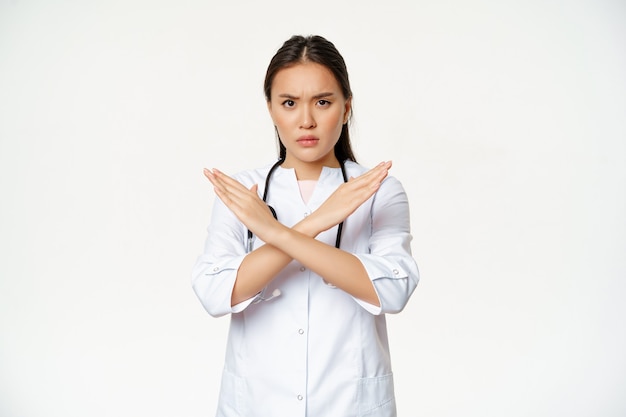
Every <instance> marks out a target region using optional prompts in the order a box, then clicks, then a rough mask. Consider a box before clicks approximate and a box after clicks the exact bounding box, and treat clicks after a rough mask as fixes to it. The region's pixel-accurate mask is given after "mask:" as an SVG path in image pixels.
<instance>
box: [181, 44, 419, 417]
mask: <svg viewBox="0 0 626 417" xmlns="http://www.w3.org/2000/svg"><path fill="white" fill-rule="evenodd" d="M265 97H266V100H267V107H268V110H269V113H270V116H271V117H272V120H273V122H274V125H275V129H276V133H277V136H278V139H279V143H280V158H279V160H278V162H277V163H276V164H272V165H268V166H266V167H263V168H260V169H256V170H250V171H246V172H243V173H240V174H238V175H236V176H235V177H234V178H231V177H229V176H227V175H225V174H224V173H222V172H220V171H219V170H217V169H213V170H206V169H205V171H204V173H205V175H206V177H207V178H208V179H209V181H210V182H211V183H212V184H213V187H214V190H215V193H216V194H217V196H218V197H219V198H218V199H216V202H215V206H214V208H213V212H212V220H211V224H210V226H209V228H208V237H207V240H206V245H205V249H204V254H203V255H202V256H200V257H199V259H198V261H197V263H196V265H195V267H194V271H193V288H194V291H195V292H196V294H197V296H198V298H199V299H200V301H201V302H202V304H203V306H204V308H205V309H206V310H207V311H208V312H209V313H210V314H211V315H213V316H216V317H217V316H222V315H225V314H231V325H230V332H229V336H228V347H227V353H226V363H225V366H224V370H223V373H222V385H221V392H220V398H219V406H218V412H217V416H218V417H230V416H245V417H251V416H261V417H269V416H271V417H277V416H288V417H295V416H314V417H318V416H341V417H348V416H361V415H367V416H381V417H382V416H385V417H390V416H395V415H396V410H395V399H394V392H393V379H392V371H391V363H390V356H389V347H388V342H387V331H386V323H385V314H386V313H396V312H399V311H401V310H402V309H403V308H404V306H405V304H406V302H407V301H408V299H409V297H410V295H411V294H412V292H413V290H414V289H415V287H416V285H417V281H418V271H417V266H416V264H415V261H414V260H413V258H412V257H411V250H410V240H411V235H410V230H409V207H408V202H407V198H406V194H405V192H404V190H403V188H402V186H401V184H400V183H399V182H398V181H397V180H396V179H394V178H393V177H389V176H388V175H387V174H388V171H389V169H390V168H391V162H382V163H380V164H379V165H378V166H376V167H375V168H373V169H371V170H369V171H368V170H366V169H365V168H363V167H362V166H360V165H358V164H357V163H356V161H355V158H354V155H353V152H352V149H351V146H350V138H349V132H348V121H349V118H350V115H351V109H352V107H351V104H352V92H351V90H350V84H349V80H348V73H347V69H346V66H345V63H344V60H343V58H342V57H341V55H340V54H339V52H338V51H337V50H336V49H335V47H334V45H333V44H332V43H330V42H329V41H327V40H326V39H324V38H322V37H319V36H311V37H306V38H304V37H301V36H294V37H292V38H291V39H289V40H288V41H287V42H285V43H284V45H283V46H282V47H281V48H280V49H279V50H278V52H277V53H276V55H275V56H274V57H273V59H272V61H271V62H270V65H269V67H268V70H267V74H266V78H265ZM260 195H264V197H265V198H264V199H265V200H266V202H264V201H263V199H261V197H260ZM274 214H275V215H274ZM275 217H276V218H275Z"/></svg>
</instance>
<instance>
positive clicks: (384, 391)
mask: <svg viewBox="0 0 626 417" xmlns="http://www.w3.org/2000/svg"><path fill="white" fill-rule="evenodd" d="M357 402H358V416H359V417H361V416H367V417H395V416H396V400H395V396H394V391H393V374H388V375H383V376H379V377H374V378H361V379H360V380H359V389H358V393H357Z"/></svg>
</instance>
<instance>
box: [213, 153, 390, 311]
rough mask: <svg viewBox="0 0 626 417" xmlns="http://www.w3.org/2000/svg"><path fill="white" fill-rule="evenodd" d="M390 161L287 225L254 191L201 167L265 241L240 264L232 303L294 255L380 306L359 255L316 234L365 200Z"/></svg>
mask: <svg viewBox="0 0 626 417" xmlns="http://www.w3.org/2000/svg"><path fill="white" fill-rule="evenodd" d="M390 168H391V162H382V163H380V164H379V165H377V166H376V167H375V168H373V169H371V170H370V171H368V172H366V173H365V174H363V175H361V176H359V177H357V178H350V180H349V181H348V182H346V183H344V184H342V185H341V186H339V188H337V190H336V191H335V192H334V193H333V194H332V195H331V196H330V197H329V198H328V199H327V200H326V201H325V202H324V203H323V204H322V205H321V206H320V207H319V208H318V209H317V210H316V211H314V212H313V213H312V214H311V215H309V216H307V217H305V218H304V219H303V220H302V221H300V222H299V223H297V224H296V225H294V226H293V228H288V227H286V226H284V225H283V224H281V223H279V222H278V221H277V220H276V219H274V217H273V216H272V214H271V212H270V211H269V209H268V207H267V205H266V204H265V203H264V202H263V200H261V199H260V198H259V196H258V194H257V185H254V186H252V187H251V188H250V189H247V188H246V187H244V186H243V185H242V184H241V183H239V182H238V181H236V180H234V179H232V178H230V177H229V176H227V175H225V174H224V173H222V172H220V171H219V170H217V169H213V170H212V171H211V170H208V169H205V170H204V174H205V176H206V177H207V178H208V179H209V181H211V184H213V187H214V190H215V193H216V194H217V196H218V197H219V198H220V199H221V200H222V202H223V203H224V204H225V205H226V206H227V207H228V208H229V209H230V210H231V211H232V212H233V213H234V214H235V216H237V218H238V219H239V220H240V221H241V222H242V223H243V224H244V225H246V227H247V228H248V229H250V230H251V231H252V232H253V233H254V234H256V235H257V236H258V237H259V238H260V239H262V240H263V241H264V242H265V243H266V244H265V245H263V246H261V247H259V248H257V249H256V250H254V251H252V252H250V253H249V254H248V255H247V256H246V257H245V258H244V260H243V262H242V263H241V265H240V267H239V269H238V271H237V278H236V280H235V286H234V288H233V292H232V296H231V305H236V304H238V303H240V302H242V301H245V300H247V299H249V298H251V297H253V296H254V295H255V294H257V293H258V292H259V291H261V290H262V289H263V288H264V287H265V286H267V284H268V283H269V282H270V281H271V280H272V279H274V277H275V276H276V275H277V274H278V273H279V272H280V271H281V270H282V269H283V268H284V267H285V266H286V265H287V264H288V263H289V262H291V260H292V259H297V260H298V261H299V262H301V263H302V264H303V265H304V266H305V267H307V268H309V269H310V270H312V271H313V272H315V273H317V274H318V275H320V276H321V277H323V278H324V280H325V281H327V282H329V283H331V284H333V285H335V286H337V287H338V288H340V289H342V290H343V291H345V292H347V293H349V294H350V295H352V296H354V297H356V298H359V299H361V300H363V301H366V302H368V303H370V304H373V305H376V306H380V302H379V300H378V296H377V295H376V291H375V290H374V285H373V284H372V282H371V280H370V279H369V277H368V275H367V273H366V271H365V268H364V267H363V265H362V264H361V262H360V261H359V259H358V258H357V257H356V256H354V255H352V254H351V253H349V252H346V251H344V250H341V249H337V248H335V247H333V246H330V245H327V244H325V243H323V242H320V241H318V240H316V239H315V237H316V236H317V235H318V234H319V233H321V232H323V231H325V230H328V229H330V228H331V227H333V226H336V225H337V224H339V223H341V222H342V221H343V220H345V219H346V218H347V217H348V216H349V215H350V214H352V213H353V212H354V211H355V210H356V209H357V208H358V207H359V206H360V205H361V204H363V203H364V202H365V201H366V200H367V199H369V198H370V197H371V196H372V195H374V193H375V192H376V191H377V190H378V188H379V187H380V184H381V183H382V181H383V180H384V179H385V178H386V177H387V174H388V172H389V169H390Z"/></svg>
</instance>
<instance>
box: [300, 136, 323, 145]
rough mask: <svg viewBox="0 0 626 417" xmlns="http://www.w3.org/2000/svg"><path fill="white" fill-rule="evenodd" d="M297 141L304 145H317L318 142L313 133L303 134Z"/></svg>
mask: <svg viewBox="0 0 626 417" xmlns="http://www.w3.org/2000/svg"><path fill="white" fill-rule="evenodd" d="M297 142H298V144H299V145H301V146H305V147H308V146H315V145H317V142H319V138H318V137H317V136H313V135H305V136H300V137H299V138H298V140H297Z"/></svg>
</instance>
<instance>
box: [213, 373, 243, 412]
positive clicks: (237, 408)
mask: <svg viewBox="0 0 626 417" xmlns="http://www.w3.org/2000/svg"><path fill="white" fill-rule="evenodd" d="M244 389H245V381H244V379H243V378H240V377H238V376H236V375H234V374H231V373H230V372H228V370H226V369H224V371H223V372H222V383H221V386H220V396H219V404H218V413H217V415H218V416H220V417H245V416H246V413H245V406H244V404H245V398H244Z"/></svg>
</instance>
